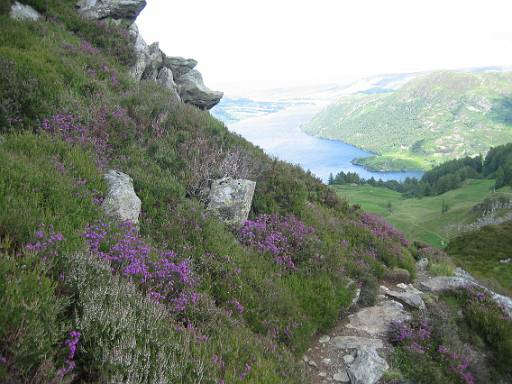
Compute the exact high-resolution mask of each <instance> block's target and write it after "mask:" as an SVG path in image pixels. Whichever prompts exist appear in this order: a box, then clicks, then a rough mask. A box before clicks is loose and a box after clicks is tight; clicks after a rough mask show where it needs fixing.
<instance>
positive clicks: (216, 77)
mask: <svg viewBox="0 0 512 384" xmlns="http://www.w3.org/2000/svg"><path fill="white" fill-rule="evenodd" d="M147 2H148V5H147V6H146V8H145V9H144V11H143V12H142V14H141V15H140V16H139V18H138V19H137V24H138V25H139V28H140V30H141V33H142V36H143V37H144V39H145V40H146V41H147V42H148V43H151V42H154V41H159V42H160V47H161V48H162V50H163V51H164V52H165V53H166V54H168V55H170V56H184V57H193V58H195V59H196V60H198V61H199V65H198V69H199V70H200V71H201V72H202V74H203V77H204V78H205V83H206V85H207V86H209V87H210V88H212V89H217V90H221V91H225V92H227V93H230V92H237V93H239V92H240V91H241V90H253V89H264V88H276V87H286V86H296V85H313V84H324V83H331V82H343V81H344V79H347V78H349V77H354V76H357V77H359V76H366V75H373V74H379V73H399V72H414V71H422V70H431V69H452V68H453V69H454V68H465V67H476V66H488V65H511V64H512V1H510V0H311V1H306V0H256V1H252V0H182V1H179V0H147Z"/></svg>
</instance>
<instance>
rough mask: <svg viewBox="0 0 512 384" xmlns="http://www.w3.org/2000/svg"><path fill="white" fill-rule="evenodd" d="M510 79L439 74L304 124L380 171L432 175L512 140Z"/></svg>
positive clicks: (353, 99) (355, 99) (348, 100)
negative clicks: (358, 151)
mask: <svg viewBox="0 0 512 384" xmlns="http://www.w3.org/2000/svg"><path fill="white" fill-rule="evenodd" d="M511 94H512V73H459V72H434V73H431V74H428V75H424V76H421V77H418V78H416V79H413V80H411V81H410V82H408V83H407V84H406V85H404V86H403V87H401V88H400V89H399V90H397V91H395V92H391V93H384V94H373V95H362V94H358V95H354V96H350V97H345V98H342V99H340V100H339V101H338V102H336V103H334V104H332V105H330V106H329V107H327V108H326V109H325V110H323V111H322V112H320V113H319V114H317V115H316V116H315V117H314V118H313V119H312V120H311V121H310V122H309V123H307V124H305V125H304V129H305V131H306V132H307V133H310V134H313V135H317V136H321V137H325V138H329V139H337V140H342V141H344V142H347V143H349V144H353V145H355V146H357V147H360V148H363V149H365V150H368V151H370V152H373V153H375V154H377V155H379V156H375V157H371V158H368V159H364V160H358V163H360V164H362V165H365V166H367V167H368V168H371V169H377V170H391V169H394V170H396V169H429V168H430V167H431V166H432V165H435V164H439V163H441V162H444V161H446V160H448V159H454V158H459V157H463V156H466V155H470V156H471V155H477V154H485V152H487V150H488V149H489V148H490V147H491V146H495V145H499V144H504V143H507V142H510V141H512V117H511V114H510V105H511V101H510V95H511Z"/></svg>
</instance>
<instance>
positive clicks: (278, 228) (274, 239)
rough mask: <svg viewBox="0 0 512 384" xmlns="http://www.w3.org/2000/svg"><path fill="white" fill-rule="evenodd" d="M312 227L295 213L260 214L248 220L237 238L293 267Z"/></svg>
mask: <svg viewBox="0 0 512 384" xmlns="http://www.w3.org/2000/svg"><path fill="white" fill-rule="evenodd" d="M313 234H314V229H313V228H312V227H308V226H306V225H305V224H304V223H303V222H302V221H300V220H299V219H297V218H296V217H295V216H292V215H290V216H286V217H284V216H280V215H276V214H272V215H265V214H264V215H260V216H258V217H257V218H256V220H254V221H252V220H248V221H246V222H245V224H244V226H243V227H242V228H241V229H240V231H239V233H238V238H239V240H240V241H241V242H242V243H243V244H245V245H247V246H250V247H252V248H255V249H257V250H259V251H260V252H268V253H270V254H271V255H272V256H273V257H274V260H275V262H276V263H277V264H279V265H282V266H283V267H284V268H285V269H287V270H295V269H296V264H297V262H300V260H299V258H300V254H301V253H303V251H304V248H306V246H307V244H308V243H309V242H310V241H311V240H312V236H313Z"/></svg>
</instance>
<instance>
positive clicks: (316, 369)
mask: <svg viewBox="0 0 512 384" xmlns="http://www.w3.org/2000/svg"><path fill="white" fill-rule="evenodd" d="M417 270H418V273H417V280H416V282H415V284H414V286H413V285H412V284H397V285H396V286H393V285H388V286H384V285H382V286H381V287H380V293H379V296H378V302H377V304H376V305H374V306H373V307H367V308H362V309H359V310H357V311H356V312H354V313H352V314H351V315H349V316H348V317H347V318H345V319H343V320H342V321H341V322H340V323H339V324H338V325H337V326H336V327H335V328H333V329H332V330H331V331H330V332H329V333H328V334H326V335H322V336H320V337H318V338H317V340H316V341H315V343H314V344H313V346H312V347H311V348H310V349H309V350H308V351H307V352H306V354H305V355H304V357H303V359H304V363H305V364H306V366H307V369H308V370H309V371H310V373H311V374H312V377H313V380H312V383H313V384H326V383H330V384H332V383H351V384H376V383H378V382H379V380H380V379H381V378H382V375H383V374H384V372H385V371H386V370H387V369H389V365H388V363H387V361H386V358H387V357H388V356H389V355H390V353H391V352H392V346H391V345H390V344H389V343H388V342H387V339H386V332H387V330H388V328H389V325H390V324H391V322H393V321H403V320H407V319H410V318H411V312H412V311H414V310H420V311H422V310H425V308H426V307H425V303H424V302H423V299H422V296H423V295H424V294H425V293H427V292H429V293H434V292H439V291H443V290H447V289H453V288H458V287H461V286H467V285H478V286H480V285H479V284H478V283H477V282H476V280H474V279H473V278H472V277H471V276H470V275H469V274H467V273H466V272H465V271H463V270H458V271H456V274H455V276H440V277H431V276H430V275H429V274H428V272H427V271H426V262H424V261H419V262H418V264H417ZM490 292H491V295H493V296H492V297H493V299H495V301H496V302H498V303H500V304H501V305H502V306H503V307H504V309H505V310H507V311H512V300H511V299H510V298H507V297H505V296H501V295H497V294H495V293H493V292H492V291H490Z"/></svg>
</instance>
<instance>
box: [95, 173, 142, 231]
mask: <svg viewBox="0 0 512 384" xmlns="http://www.w3.org/2000/svg"><path fill="white" fill-rule="evenodd" d="M104 177H105V180H106V181H107V183H108V187H109V189H108V193H107V196H106V197H105V200H104V201H103V204H102V208H103V210H104V211H105V213H106V214H107V215H108V216H110V217H111V218H113V219H115V220H118V221H131V222H132V223H134V224H138V222H139V214H140V208H141V201H140V199H139V197H138V196H137V195H136V194H135V191H134V190H133V180H132V178H131V177H130V176H128V175H127V174H125V173H122V172H119V171H115V170H110V171H108V172H107V173H106V174H105V175H104Z"/></svg>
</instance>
